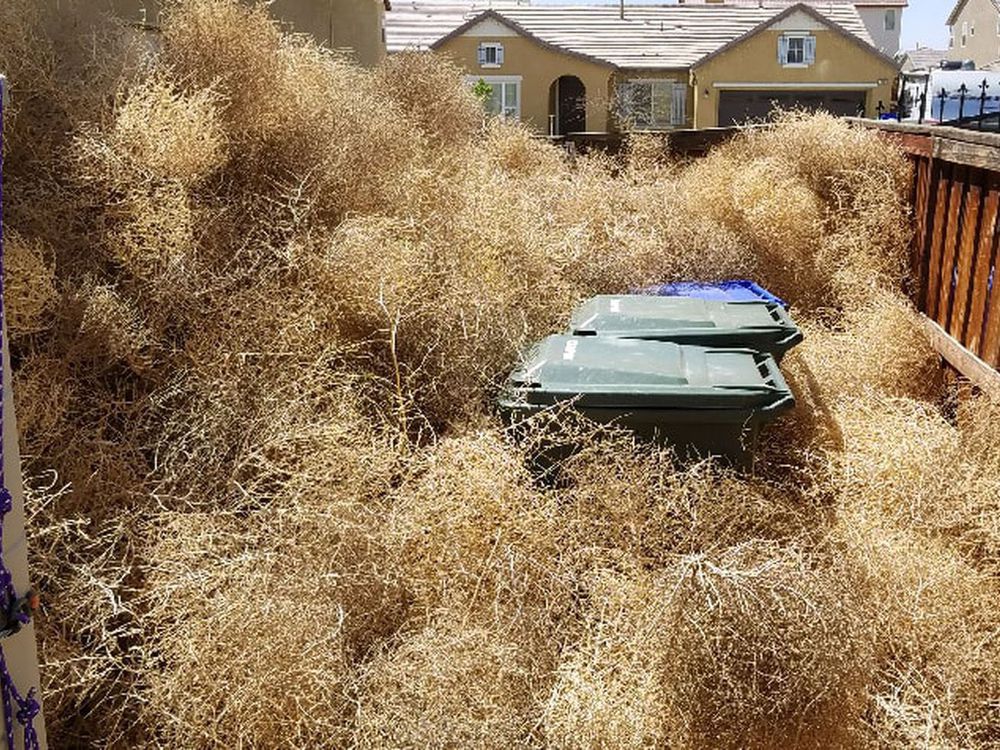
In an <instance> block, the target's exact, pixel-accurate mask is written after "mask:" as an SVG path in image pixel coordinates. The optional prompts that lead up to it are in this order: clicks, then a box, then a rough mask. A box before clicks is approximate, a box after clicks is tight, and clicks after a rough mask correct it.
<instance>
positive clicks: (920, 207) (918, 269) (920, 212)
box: [910, 159, 937, 299]
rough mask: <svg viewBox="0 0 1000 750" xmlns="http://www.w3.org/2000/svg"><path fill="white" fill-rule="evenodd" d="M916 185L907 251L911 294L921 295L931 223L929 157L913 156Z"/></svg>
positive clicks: (932, 187) (924, 287)
mask: <svg viewBox="0 0 1000 750" xmlns="http://www.w3.org/2000/svg"><path fill="white" fill-rule="evenodd" d="M914 170H915V177H916V183H917V189H916V191H915V195H914V200H913V216H914V223H915V227H914V229H915V231H914V236H913V248H912V252H911V261H910V268H911V269H912V273H911V276H912V278H911V289H910V292H911V295H912V297H913V298H914V299H924V298H925V297H926V294H927V274H928V270H929V269H928V261H929V260H930V241H931V225H932V223H933V221H934V209H933V206H934V193H935V188H936V182H935V179H936V177H937V170H936V169H935V168H934V167H933V164H932V162H931V160H930V159H916V165H915V167H914Z"/></svg>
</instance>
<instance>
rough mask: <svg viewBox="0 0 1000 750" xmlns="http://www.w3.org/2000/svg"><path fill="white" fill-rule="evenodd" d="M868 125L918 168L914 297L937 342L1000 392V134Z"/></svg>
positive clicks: (978, 380)
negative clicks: (998, 272)
mask: <svg viewBox="0 0 1000 750" xmlns="http://www.w3.org/2000/svg"><path fill="white" fill-rule="evenodd" d="M862 122H864V121H862ZM865 124H866V125H869V126H870V127H877V128H878V129H879V130H880V132H881V133H882V134H883V135H885V136H886V137H888V138H892V139H894V140H896V141H897V142H898V143H899V145H900V146H901V147H902V148H903V150H904V151H905V153H906V154H907V156H908V157H909V159H910V160H911V161H912V163H913V185H912V196H911V198H912V203H913V212H914V216H913V219H914V230H915V234H914V238H913V245H912V253H911V259H912V272H911V282H910V289H909V292H910V295H911V297H912V299H913V302H914V304H915V305H916V306H917V309H918V310H919V311H920V312H921V313H923V315H924V316H925V317H924V318H923V320H924V324H925V328H926V329H927V333H928V335H929V336H930V338H931V341H932V342H933V343H934V345H935V348H937V350H938V351H939V352H940V353H941V354H942V356H943V357H944V358H945V359H946V360H947V361H948V362H949V363H950V364H951V365H953V366H954V367H955V368H956V369H958V370H959V371H960V372H961V373H962V374H963V375H965V376H966V377H967V378H969V379H970V380H971V381H972V382H973V383H975V384H976V385H979V386H980V387H982V388H984V389H987V390H990V391H993V392H996V393H1000V375H998V373H997V368H1000V290H998V289H997V286H998V285H1000V278H997V266H998V262H1000V258H998V245H1000V242H998V241H1000V226H998V224H1000V222H998V216H1000V135H996V134H993V133H978V132H971V131H967V130H959V129H956V128H942V127H937V128H924V127H919V126H911V125H900V124H897V123H878V124H875V123H871V122H865Z"/></svg>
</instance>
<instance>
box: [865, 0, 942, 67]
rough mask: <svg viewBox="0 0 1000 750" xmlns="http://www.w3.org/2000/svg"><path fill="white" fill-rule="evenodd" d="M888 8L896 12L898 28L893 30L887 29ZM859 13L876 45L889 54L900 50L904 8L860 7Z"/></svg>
mask: <svg viewBox="0 0 1000 750" xmlns="http://www.w3.org/2000/svg"><path fill="white" fill-rule="evenodd" d="M942 1H943V0H942ZM886 10H892V11H893V13H895V14H896V28H895V29H893V30H892V31H886V29H885V12H886ZM858 15H859V16H861V20H862V21H864V22H865V27H866V28H867V29H868V33H869V34H870V35H871V38H872V39H873V40H874V42H875V46H876V47H878V48H879V49H880V50H882V51H883V52H884V53H885V54H887V55H894V54H896V53H897V52H898V51H899V33H900V28H901V27H902V25H903V9H902V8H891V9H889V8H877V7H872V8H869V7H859V8H858Z"/></svg>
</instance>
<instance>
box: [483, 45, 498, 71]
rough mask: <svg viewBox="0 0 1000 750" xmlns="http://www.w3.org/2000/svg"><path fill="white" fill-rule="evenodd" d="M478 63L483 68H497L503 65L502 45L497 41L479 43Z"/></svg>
mask: <svg viewBox="0 0 1000 750" xmlns="http://www.w3.org/2000/svg"><path fill="white" fill-rule="evenodd" d="M479 64H480V65H481V66H482V67H484V68H499V67H500V66H501V65H503V45H502V44H499V43H497V42H483V43H482V44H480V45H479Z"/></svg>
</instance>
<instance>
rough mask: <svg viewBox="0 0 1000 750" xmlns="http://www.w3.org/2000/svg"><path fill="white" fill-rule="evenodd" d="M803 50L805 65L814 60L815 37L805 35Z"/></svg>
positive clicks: (810, 63)
mask: <svg viewBox="0 0 1000 750" xmlns="http://www.w3.org/2000/svg"><path fill="white" fill-rule="evenodd" d="M803 50H804V52H805V63H806V65H812V64H813V63H814V62H816V37H814V36H807V37H806V38H805V43H804V44H803Z"/></svg>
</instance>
